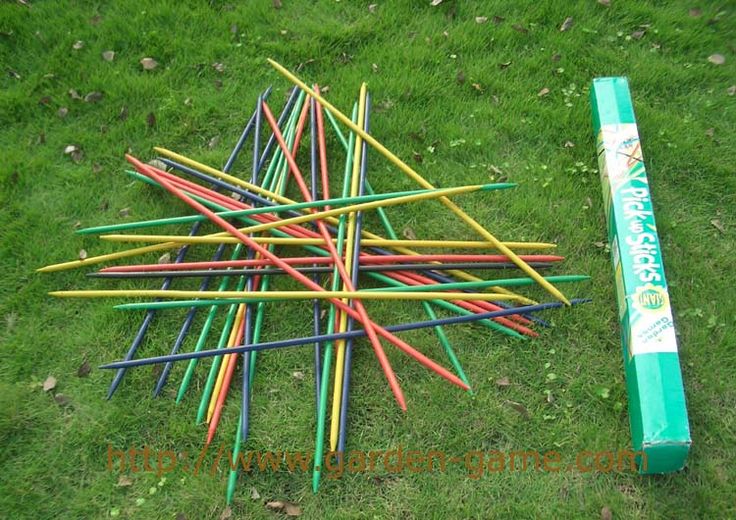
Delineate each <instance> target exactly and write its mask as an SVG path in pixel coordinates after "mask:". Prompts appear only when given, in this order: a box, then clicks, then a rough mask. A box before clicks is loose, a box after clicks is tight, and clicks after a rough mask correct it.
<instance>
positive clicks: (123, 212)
mask: <svg viewBox="0 0 736 520" xmlns="http://www.w3.org/2000/svg"><path fill="white" fill-rule="evenodd" d="M128 215H130V208H123V209H121V210H120V211H118V216H120V217H123V218H125V217H127V216H128Z"/></svg>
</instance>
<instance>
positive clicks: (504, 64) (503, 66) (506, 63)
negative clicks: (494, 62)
mask: <svg viewBox="0 0 736 520" xmlns="http://www.w3.org/2000/svg"><path fill="white" fill-rule="evenodd" d="M511 63H512V62H511V60H509V61H503V62H501V63H499V64H498V68H499V69H501V70H503V69H507V68H509V67H510V66H511Z"/></svg>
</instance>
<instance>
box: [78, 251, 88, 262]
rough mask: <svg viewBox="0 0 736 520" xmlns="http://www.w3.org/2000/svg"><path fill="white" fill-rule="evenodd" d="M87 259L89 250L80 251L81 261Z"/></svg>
mask: <svg viewBox="0 0 736 520" xmlns="http://www.w3.org/2000/svg"><path fill="white" fill-rule="evenodd" d="M85 258H87V250H86V249H80V250H79V259H80V260H84V259H85Z"/></svg>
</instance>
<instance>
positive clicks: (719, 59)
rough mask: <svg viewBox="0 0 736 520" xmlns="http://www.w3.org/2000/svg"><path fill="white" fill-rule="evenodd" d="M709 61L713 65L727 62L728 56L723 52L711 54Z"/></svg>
mask: <svg viewBox="0 0 736 520" xmlns="http://www.w3.org/2000/svg"><path fill="white" fill-rule="evenodd" d="M708 61H709V62H711V63H712V64H713V65H723V64H724V63H726V57H725V56H724V55H723V54H711V55H710V56H708Z"/></svg>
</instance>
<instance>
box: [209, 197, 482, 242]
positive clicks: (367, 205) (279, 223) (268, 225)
mask: <svg viewBox="0 0 736 520" xmlns="http://www.w3.org/2000/svg"><path fill="white" fill-rule="evenodd" d="M481 188H483V186H482V185H475V186H458V187H456V188H446V189H441V190H437V191H435V192H425V193H417V194H414V195H406V196H404V197H396V198H394V199H386V200H375V201H372V202H362V203H360V204H353V205H351V206H344V207H342V208H333V209H329V210H326V211H318V212H315V213H310V214H308V215H300V216H298V217H291V218H286V219H280V220H276V221H272V222H265V223H263V224H256V225H254V226H248V227H243V228H239V230H240V231H241V232H242V233H244V234H249V233H258V232H260V231H268V230H270V229H276V228H281V227H285V226H290V225H297V224H304V223H307V222H313V221H315V220H320V219H325V218H327V217H333V216H336V215H344V214H346V213H349V214H352V213H353V212H355V211H366V210H370V209H375V208H379V207H386V206H396V205H399V204H407V203H409V202H419V201H422V200H429V199H436V198H439V197H448V196H452V195H460V194H462V193H471V192H473V191H478V190H479V189H481ZM353 234H355V232H353ZM227 235H228V233H227V231H221V232H219V233H214V234H213V235H210V236H227Z"/></svg>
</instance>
